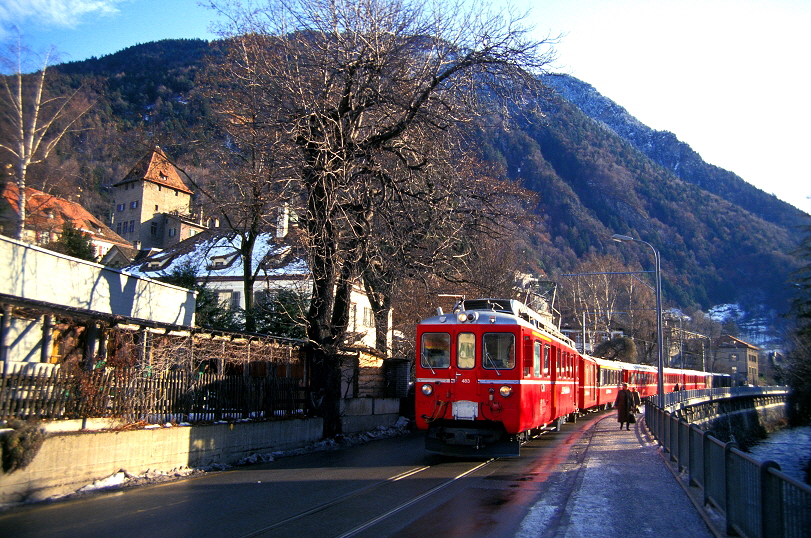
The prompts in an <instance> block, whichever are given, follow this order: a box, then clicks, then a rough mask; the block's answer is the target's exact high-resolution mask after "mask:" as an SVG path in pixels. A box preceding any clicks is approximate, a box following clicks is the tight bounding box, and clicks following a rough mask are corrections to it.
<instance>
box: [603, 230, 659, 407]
mask: <svg viewBox="0 0 811 538" xmlns="http://www.w3.org/2000/svg"><path fill="white" fill-rule="evenodd" d="M611 239H613V240H614V241H616V242H618V243H625V242H628V241H636V242H637V243H644V244H646V245H648V246H649V247H650V249H651V250H652V251H653V259H654V262H655V279H656V290H655V291H656V354H657V362H658V366H657V368H658V374H659V375H658V377H659V379H658V381H657V383H656V390H657V392H658V397H657V405H658V406H659V408H664V406H665V375H664V370H665V359H664V352H663V349H662V268H661V260H660V257H659V251H658V250H656V247H654V246H653V245H651V244H650V243H648V242H647V241H642V240H641V239H635V238H633V237H630V236H627V235H620V234H614V235H612V236H611Z"/></svg>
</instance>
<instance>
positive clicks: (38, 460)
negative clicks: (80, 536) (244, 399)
mask: <svg viewBox="0 0 811 538" xmlns="http://www.w3.org/2000/svg"><path fill="white" fill-rule="evenodd" d="M399 406H400V400H399V399H397V398H386V399H379V398H358V399H353V400H344V401H343V403H342V406H341V407H342V412H343V415H344V417H343V428H344V433H354V432H361V431H369V430H374V429H376V428H379V427H388V426H392V425H394V424H395V423H396V422H397V420H398V418H399V417H400V415H399V408H400V407H399ZM115 426H116V424H114V423H110V422H108V421H105V420H98V421H95V422H93V421H84V422H83V421H59V422H53V423H50V424H49V425H48V426H47V428H46V429H47V431H49V432H51V433H50V434H49V436H48V437H47V438H46V439H45V442H44V443H43V445H42V447H41V448H40V450H39V452H38V453H37V455H36V457H35V458H34V460H33V461H32V462H31V464H29V465H28V466H27V467H26V468H24V469H18V470H16V471H13V472H11V473H8V474H6V473H0V504H6V503H16V502H22V501H26V500H42V499H46V498H48V497H52V496H55V495H65V494H68V493H73V492H74V491H77V490H78V489H80V488H82V487H84V486H85V485H87V484H91V483H92V482H94V481H96V480H100V479H103V478H107V477H109V476H111V475H113V474H115V473H117V472H118V471H120V470H125V471H126V472H128V473H130V474H132V475H142V474H144V473H146V472H147V471H149V470H152V471H160V472H165V473H168V472H171V471H173V470H176V469H182V468H205V467H208V466H210V465H212V464H229V465H233V464H235V463H237V462H238V461H239V460H240V459H242V458H245V457H247V456H250V455H251V454H266V453H271V452H277V451H283V450H291V449H295V448H300V447H304V446H307V445H310V444H312V443H315V442H316V441H319V440H320V439H321V435H322V430H323V420H322V419H320V418H311V419H291V420H279V421H271V422H237V423H233V424H214V425H206V426H185V427H178V426H175V427H170V428H155V429H142V430H129V431H95V432H89V431H67V430H70V429H73V430H76V429H78V428H93V427H99V428H105V427H115Z"/></svg>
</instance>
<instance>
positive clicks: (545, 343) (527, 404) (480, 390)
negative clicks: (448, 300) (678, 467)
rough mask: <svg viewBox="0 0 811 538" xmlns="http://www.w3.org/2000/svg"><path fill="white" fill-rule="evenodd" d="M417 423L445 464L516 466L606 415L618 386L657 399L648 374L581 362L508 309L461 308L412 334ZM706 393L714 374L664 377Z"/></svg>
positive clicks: (528, 316)
mask: <svg viewBox="0 0 811 538" xmlns="http://www.w3.org/2000/svg"><path fill="white" fill-rule="evenodd" d="M417 344H418V348H417V349H418V351H417V353H418V356H417V361H416V381H417V384H416V396H415V410H416V422H417V426H418V427H419V428H420V429H423V430H427V435H426V441H425V448H426V450H428V451H430V452H435V453H438V454H445V455H452V456H471V455H474V456H477V457H478V456H484V457H495V456H517V455H518V454H519V448H520V446H521V444H522V443H523V442H524V441H525V440H526V439H527V438H528V437H529V436H530V435H533V434H535V433H537V432H539V431H541V430H543V429H549V428H551V427H559V426H560V424H561V423H562V422H564V421H565V420H567V419H574V418H575V417H576V416H577V415H578V414H579V413H582V412H584V411H586V410H592V409H598V408H605V407H608V406H611V405H613V403H614V399H615V398H616V391H617V389H618V386H619V385H620V384H621V383H623V382H625V383H628V384H629V385H631V386H633V387H635V388H636V390H637V391H639V393H640V395H641V396H642V397H646V396H651V395H653V394H655V393H656V389H657V370H656V368H654V367H651V366H645V365H639V364H628V363H621V362H616V361H608V360H602V359H595V358H593V357H589V356H586V355H582V354H580V353H579V352H578V351H577V350H576V349H575V347H574V343H573V342H572V341H571V340H570V339H569V338H567V337H566V336H565V335H563V334H562V333H561V332H560V331H559V330H558V329H557V327H555V326H554V324H553V323H552V319H551V316H544V315H541V314H539V313H537V312H535V311H534V310H532V309H530V308H529V307H527V306H526V305H524V304H523V303H521V302H519V301H515V300H511V299H475V300H463V301H460V302H459V303H458V304H457V305H456V307H454V310H453V312H451V313H443V312H442V311H441V310H440V311H439V312H438V315H436V316H434V317H431V318H428V319H425V320H423V321H422V322H420V324H419V325H418V326H417ZM677 384H678V385H679V388H684V389H687V390H689V389H696V388H706V387H709V386H711V385H712V384H713V374H708V373H705V372H697V371H688V370H675V369H666V370H665V390H666V391H668V392H669V391H672V390H674V388H675V386H676V385H677Z"/></svg>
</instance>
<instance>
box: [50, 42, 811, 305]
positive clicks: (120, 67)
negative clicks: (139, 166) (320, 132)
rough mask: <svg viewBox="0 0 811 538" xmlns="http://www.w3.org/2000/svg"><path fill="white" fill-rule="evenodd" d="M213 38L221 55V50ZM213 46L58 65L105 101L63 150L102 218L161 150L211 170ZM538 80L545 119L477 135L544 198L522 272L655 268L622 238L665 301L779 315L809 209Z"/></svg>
mask: <svg viewBox="0 0 811 538" xmlns="http://www.w3.org/2000/svg"><path fill="white" fill-rule="evenodd" d="M213 45H214V46H213V51H214V52H216V51H217V50H218V49H219V48H220V47H222V46H223V44H222V43H215V44H213ZM210 51H212V47H209V45H208V44H206V43H205V42H203V41H199V40H166V41H161V42H157V43H147V44H143V45H137V46H134V47H129V48H127V49H125V50H124V51H121V52H119V53H116V54H113V55H109V56H105V57H103V58H99V59H91V60H86V61H84V62H73V63H70V64H62V65H60V66H55V71H56V72H57V73H58V74H59V76H60V77H62V78H61V80H62V83H64V84H66V85H70V86H73V87H75V86H77V85H79V84H85V85H87V86H88V87H91V88H93V89H94V91H95V92H96V94H97V96H98V104H97V106H96V107H95V108H94V110H93V111H92V113H91V114H89V115H88V117H87V118H86V122H87V125H88V126H90V127H92V130H91V131H86V132H84V133H80V134H79V135H78V136H77V137H76V138H74V139H72V140H71V141H67V142H66V144H65V145H64V146H62V147H61V148H60V155H61V158H62V160H63V162H62V163H61V164H62V165H63V166H67V165H70V168H71V169H72V170H75V176H74V179H73V180H72V181H74V182H76V185H79V186H80V187H81V188H83V189H84V191H83V192H85V194H84V195H83V196H84V198H83V200H84V199H86V198H87V197H88V196H89V194H88V191H91V190H94V191H95V192H97V193H101V194H99V195H98V199H97V200H96V208H97V211H96V212H97V213H99V214H105V213H106V211H107V210H109V207H110V205H109V200H107V201H105V200H104V199H103V194H104V193H105V192H106V191H105V188H106V186H109V185H111V184H113V183H115V182H116V181H119V180H120V179H121V178H122V177H123V175H122V174H125V173H126V172H127V171H128V170H129V168H130V167H131V166H132V164H134V162H135V161H136V160H137V159H138V158H140V157H141V156H142V155H143V153H144V152H145V151H146V150H147V149H151V148H152V147H154V146H155V145H159V146H161V147H162V148H163V149H165V150H166V152H167V153H168V154H169V155H170V156H171V157H172V158H174V159H176V160H178V161H179V162H180V163H181V164H182V165H187V166H186V168H187V169H188V170H189V171H190V173H192V174H197V175H205V174H210V172H209V171H208V170H207V169H206V166H205V165H206V163H205V157H206V151H205V149H206V144H211V143H212V140H210V138H211V133H210V131H208V130H207V129H206V125H207V123H208V122H209V120H210V119H211V116H210V111H209V109H208V103H207V102H206V101H205V100H204V99H203V98H202V97H201V96H200V92H199V91H198V76H199V73H200V72H201V71H202V67H203V64H202V62H203V59H204V57H205V55H206V54H207V53H209V52H210ZM544 82H545V83H547V84H549V85H550V87H552V86H553V87H554V89H555V90H556V93H555V92H550V95H549V96H548V99H546V100H545V101H544V102H543V103H541V109H542V111H543V113H542V114H541V113H538V112H534V111H531V110H525V111H522V113H521V114H516V115H514V116H511V117H502V116H498V115H497V114H493V115H491V116H489V117H487V118H485V124H486V126H485V127H484V128H483V130H482V131H481V133H480V139H479V146H480V147H481V148H482V152H483V155H484V156H485V157H486V158H487V159H489V160H491V161H494V162H497V163H500V164H501V165H503V166H504V168H505V170H506V171H507V174H508V176H509V177H510V178H512V179H516V180H521V181H523V182H524V184H525V185H526V186H527V187H528V188H531V189H533V190H535V191H537V192H538V193H539V194H540V198H541V204H540V207H539V211H540V213H541V216H542V217H543V219H542V221H541V223H540V224H539V225H537V226H536V227H533V228H531V229H527V230H525V231H524V237H522V240H523V241H524V243H525V245H526V249H525V253H526V256H525V263H526V266H527V267H524V268H521V269H530V270H536V271H544V272H546V273H547V274H549V275H551V276H552V277H555V275H560V274H562V273H566V272H570V271H571V270H572V269H573V268H574V267H575V266H576V264H577V263H578V261H579V260H580V259H581V258H583V257H584V256H587V255H589V254H591V253H596V254H601V253H614V254H617V255H620V256H623V257H624V258H626V260H627V261H636V262H638V264H639V265H640V266H641V267H647V268H650V266H651V260H650V252H649V251H647V250H646V249H645V248H643V247H642V246H638V247H639V248H634V247H633V246H624V247H621V248H617V246H616V244H615V243H613V242H611V241H610V239H609V237H610V236H611V235H612V234H613V233H622V234H628V235H632V236H634V237H638V238H641V239H644V240H646V241H650V242H651V243H652V244H654V245H656V247H657V248H658V249H659V250H660V251H661V254H662V266H663V276H664V282H663V284H664V290H665V299H666V300H667V301H668V302H673V303H677V304H680V305H684V306H686V305H692V304H695V305H699V306H701V307H703V308H704V309H708V308H709V307H711V306H713V305H716V304H720V303H727V302H741V303H743V304H755V305H764V304H765V305H766V306H767V308H769V309H772V310H774V311H777V312H783V311H785V307H786V301H787V298H788V289H787V286H786V284H785V283H786V280H787V278H788V276H789V274H790V272H791V271H792V270H793V268H795V267H796V266H797V261H796V260H795V259H794V258H793V257H792V256H791V255H790V254H789V253H790V252H793V251H794V249H795V248H796V246H797V245H798V244H799V235H798V234H799V231H798V229H797V228H796V225H797V224H799V223H801V222H802V219H803V214H802V213H801V212H799V211H798V210H796V209H794V208H793V207H792V206H790V205H788V204H785V203H784V202H781V201H780V200H777V199H776V198H775V197H773V196H771V195H768V194H766V193H763V192H762V191H760V190H758V189H756V188H755V187H752V186H751V185H748V184H746V183H745V182H743V181H742V180H741V179H740V178H738V177H737V176H735V174H733V173H731V172H727V171H724V170H721V169H720V168H717V167H714V166H712V165H709V164H707V163H704V162H703V161H701V159H700V157H699V156H698V154H696V153H695V152H693V151H692V150H691V149H690V148H689V146H687V145H686V144H683V143H681V142H679V141H678V140H677V139H676V138H675V136H674V135H672V134H670V133H661V132H656V131H653V130H651V129H649V128H648V127H646V126H644V125H642V124H641V123H639V122H638V121H636V120H635V119H634V118H632V117H631V116H629V115H628V114H627V112H625V109H623V108H622V107H620V106H618V105H616V104H615V103H612V102H610V101H609V100H607V99H605V98H602V96H599V94H597V93H596V91H594V89H593V88H592V87H591V86H589V85H588V84H586V83H583V82H581V81H577V80H576V79H572V78H571V77H562V76H551V77H546V78H545V79H544ZM564 97H565V98H564ZM78 190H81V189H78ZM74 191H77V189H75V188H74ZM105 203H106V204H107V206H106V207H107V208H108V209H107V210H105V209H104V208H105Z"/></svg>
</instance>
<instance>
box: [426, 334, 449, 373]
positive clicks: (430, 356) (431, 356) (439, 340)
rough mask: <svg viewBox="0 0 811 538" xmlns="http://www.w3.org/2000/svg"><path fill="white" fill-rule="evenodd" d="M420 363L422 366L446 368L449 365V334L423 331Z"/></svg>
mask: <svg viewBox="0 0 811 538" xmlns="http://www.w3.org/2000/svg"><path fill="white" fill-rule="evenodd" d="M420 365H421V366H422V367H423V368H447V367H449V366H450V365H451V335H449V334H448V333H424V334H423V335H422V349H421V353H420Z"/></svg>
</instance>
